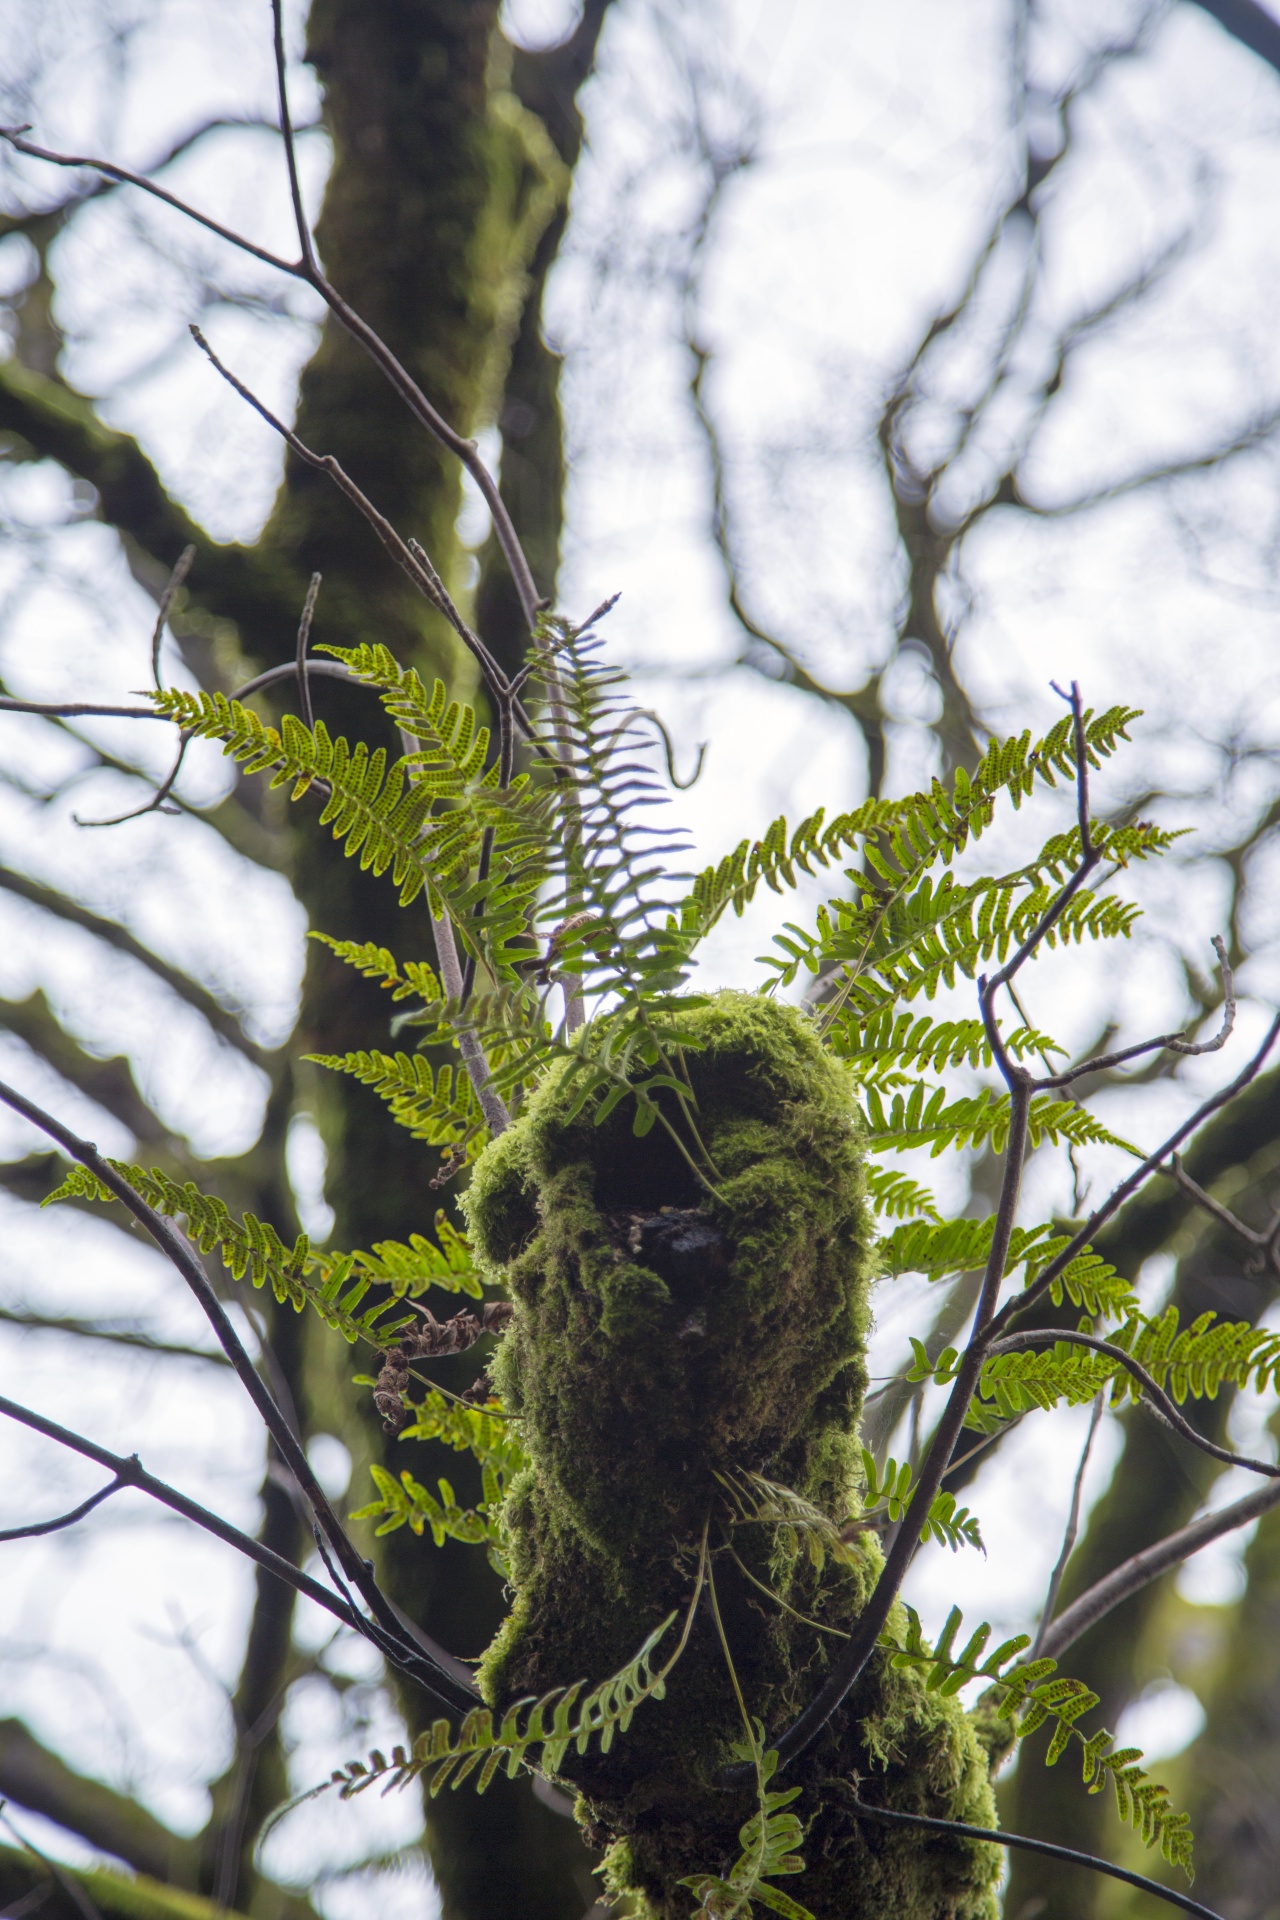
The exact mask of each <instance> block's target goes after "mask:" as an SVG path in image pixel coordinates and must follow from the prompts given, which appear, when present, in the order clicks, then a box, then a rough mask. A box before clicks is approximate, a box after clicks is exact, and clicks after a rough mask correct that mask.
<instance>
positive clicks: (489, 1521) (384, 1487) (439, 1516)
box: [350, 1461, 508, 1580]
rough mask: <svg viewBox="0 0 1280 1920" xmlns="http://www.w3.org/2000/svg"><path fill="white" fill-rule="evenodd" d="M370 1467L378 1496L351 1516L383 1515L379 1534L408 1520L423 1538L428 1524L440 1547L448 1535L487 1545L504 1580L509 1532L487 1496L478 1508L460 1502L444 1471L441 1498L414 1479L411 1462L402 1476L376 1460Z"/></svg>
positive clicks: (468, 1543) (490, 1558) (412, 1528)
mask: <svg viewBox="0 0 1280 1920" xmlns="http://www.w3.org/2000/svg"><path fill="white" fill-rule="evenodd" d="M369 1472H370V1474H371V1475H372V1477H373V1481H374V1484H375V1485H376V1487H377V1489H378V1496H379V1497H378V1498H377V1499H376V1500H371V1501H370V1502H369V1504H368V1505H367V1506H364V1507H355V1508H353V1509H352V1511H351V1514H350V1518H351V1519H352V1520H369V1519H372V1518H374V1517H375V1516H377V1517H379V1518H380V1520H381V1525H380V1526H377V1527H375V1528H374V1533H375V1534H376V1535H377V1536H378V1537H379V1538H381V1537H382V1535H383V1534H384V1533H395V1532H396V1530H397V1528H399V1527H403V1526H407V1527H408V1528H409V1530H410V1532H411V1533H416V1534H417V1535H418V1537H419V1539H421V1537H422V1535H423V1533H424V1531H426V1530H427V1529H428V1528H429V1529H430V1532H431V1537H432V1539H433V1540H434V1541H435V1543H436V1545H437V1546H438V1547H442V1546H443V1545H444V1543H445V1541H446V1540H459V1541H461V1542H462V1544H463V1545H464V1546H471V1547H473V1546H486V1547H487V1548H488V1550H489V1564H490V1566H491V1567H492V1568H493V1570H494V1572H495V1573H497V1574H498V1575H500V1577H501V1578H502V1579H504V1580H505V1579H506V1578H507V1577H508V1569H507V1563H506V1559H505V1556H504V1548H505V1544H506V1539H505V1535H504V1534H503V1531H502V1528H501V1527H500V1525H499V1523H498V1520H497V1518H496V1516H495V1514H494V1513H493V1512H492V1511H491V1510H490V1509H489V1505H488V1502H487V1501H486V1502H482V1503H481V1505H480V1507H479V1508H476V1507H460V1506H459V1505H458V1502H457V1498H456V1496H455V1495H454V1491H453V1488H452V1486H451V1485H450V1484H449V1482H448V1481H447V1480H446V1479H445V1478H444V1477H443V1476H441V1478H440V1480H439V1482H438V1483H437V1484H438V1486H439V1490H440V1497H439V1499H438V1500H437V1498H436V1497H435V1495H434V1494H433V1493H431V1492H429V1491H428V1489H427V1488H426V1487H424V1486H423V1485H422V1483H421V1481H419V1480H415V1479H414V1477H413V1475H412V1474H411V1473H410V1472H409V1470H408V1468H407V1467H406V1468H404V1469H403V1470H402V1472H401V1474H400V1477H399V1479H397V1478H396V1477H395V1475H394V1474H391V1473H388V1472H387V1470H386V1468H385V1467H380V1466H379V1465H378V1464H377V1463H376V1461H375V1462H373V1463H372V1464H371V1465H370V1468H369Z"/></svg>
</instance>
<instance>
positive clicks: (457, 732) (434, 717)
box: [316, 645, 496, 799]
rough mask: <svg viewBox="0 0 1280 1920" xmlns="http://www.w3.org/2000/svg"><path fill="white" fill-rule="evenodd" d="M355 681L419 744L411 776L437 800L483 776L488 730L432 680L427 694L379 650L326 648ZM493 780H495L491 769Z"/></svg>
mask: <svg viewBox="0 0 1280 1920" xmlns="http://www.w3.org/2000/svg"><path fill="white" fill-rule="evenodd" d="M316 651H317V652H318V653H330V654H332V655H333V656H334V658H335V659H337V660H341V661H342V663H343V665H344V666H345V667H347V668H348V670H349V671H350V672H351V673H353V674H354V675H355V677H356V679H357V680H363V681H365V682H366V684H367V685H369V686H373V687H376V688H377V689H378V691H379V693H380V694H381V697H382V704H383V706H384V707H385V708H386V710H387V712H388V713H389V714H390V716H391V718H392V719H393V720H394V721H395V723H396V725H397V726H398V727H399V728H400V729H401V730H402V731H403V732H404V733H407V734H410V735H411V736H412V737H413V739H415V740H420V741H422V742H423V749H422V751H421V753H420V754H416V755H414V756H412V757H411V762H410V764H411V765H412V766H413V768H414V777H415V779H416V780H418V781H420V782H422V783H423V784H424V785H425V786H427V787H428V788H429V790H430V791H431V793H432V794H433V795H435V796H437V797H441V798H447V799H453V798H456V796H457V795H458V794H460V793H462V792H464V791H465V789H466V788H467V787H468V786H470V785H471V783H472V782H473V781H475V780H477V779H479V777H480V776H481V774H483V772H484V763H485V760H486V759H487V758H488V752H489V729H488V728H487V727H481V726H478V725H477V724H476V715H475V711H474V709H473V708H471V707H468V706H463V705H462V704H461V703H460V702H459V701H457V700H450V698H449V694H448V689H447V688H446V687H445V684H444V682H443V681H442V680H437V681H436V682H435V683H434V685H433V687H432V689H431V693H430V694H429V695H428V693H427V690H426V688H425V687H424V686H423V684H422V682H421V680H420V679H419V678H418V676H417V674H416V673H415V672H414V670H413V668H412V667H402V666H401V665H400V663H399V661H398V660H397V659H396V658H395V656H394V655H393V654H392V653H391V651H390V649H389V648H387V647H384V646H367V645H366V646H359V647H326V646H321V647H318V648H317V649H316ZM494 777H495V778H496V769H495V774H494Z"/></svg>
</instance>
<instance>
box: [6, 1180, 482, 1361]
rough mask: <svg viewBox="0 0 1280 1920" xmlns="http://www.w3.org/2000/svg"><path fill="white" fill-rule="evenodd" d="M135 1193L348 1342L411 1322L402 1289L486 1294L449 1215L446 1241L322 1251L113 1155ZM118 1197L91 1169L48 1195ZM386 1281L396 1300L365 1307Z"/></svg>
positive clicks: (441, 1229) (441, 1220)
mask: <svg viewBox="0 0 1280 1920" xmlns="http://www.w3.org/2000/svg"><path fill="white" fill-rule="evenodd" d="M108 1164H109V1165H110V1166H112V1167H114V1169H115V1171H116V1172H117V1173H118V1174H119V1175H120V1177H121V1178H122V1179H123V1180H127V1181H128V1183H129V1185H130V1186H131V1187H132V1188H133V1190H134V1192H135V1193H136V1194H138V1196H139V1197H140V1198H141V1199H143V1200H145V1201H146V1203H147V1205H148V1206H150V1207H154V1209H155V1210H156V1212H157V1213H161V1214H163V1215H165V1217H166V1218H167V1219H171V1220H175V1219H183V1220H185V1221H186V1228H187V1233H188V1234H189V1236H190V1238H191V1239H192V1240H193V1241H194V1242H195V1244H196V1245H197V1246H198V1247H199V1249H200V1251H201V1253H212V1252H213V1251H214V1250H215V1249H216V1250H217V1252H218V1254H219V1256H220V1258H221V1260H222V1263H223V1265H224V1266H225V1267H226V1269H227V1271H228V1272H229V1273H230V1274H231V1276H232V1278H233V1279H235V1280H243V1279H245V1278H246V1277H247V1278H248V1280H249V1281H250V1283H251V1285H253V1286H254V1287H263V1286H266V1285H267V1284H270V1287H271V1290H272V1292H273V1294H274V1295H275V1298H276V1299H277V1300H278V1301H280V1302H281V1303H283V1302H285V1301H288V1303H289V1304H290V1306H292V1307H293V1308H294V1309H295V1310H296V1311H297V1312H299V1313H301V1312H302V1311H303V1310H304V1308H306V1307H307V1306H311V1307H313V1308H314V1309H315V1311H316V1312H317V1313H318V1314H319V1315H320V1317H321V1319H322V1320H323V1321H324V1322H325V1324H326V1325H327V1326H329V1327H332V1328H333V1329H334V1330H335V1332H338V1333H341V1334H342V1335H343V1336H344V1337H345V1338H346V1339H347V1340H348V1341H349V1342H351V1343H352V1344H354V1343H355V1342H356V1341H357V1340H367V1341H370V1342H372V1343H373V1344H374V1345H377V1346H384V1345H386V1344H387V1342H388V1341H390V1340H393V1339H394V1338H395V1335H396V1334H397V1333H399V1332H401V1331H403V1329H404V1328H405V1327H407V1326H410V1325H412V1324H413V1322H414V1316H413V1315H412V1314H401V1313H398V1311H397V1309H398V1307H399V1303H400V1302H401V1301H402V1300H403V1299H404V1297H405V1295H406V1294H408V1295H412V1296H416V1295H418V1294H420V1293H423V1292H425V1290H426V1289H427V1288H428V1287H431V1286H438V1287H442V1288H444V1289H445V1291H447V1292H449V1293H468V1294H470V1295H471V1296H472V1298H473V1299H478V1298H479V1297H480V1294H481V1285H480V1279H479V1276H478V1275H477V1273H476V1271H475V1269H474V1267H473V1266H472V1264H471V1258H470V1250H469V1249H468V1247H467V1243H466V1241H465V1240H464V1239H463V1237H462V1235H461V1234H460V1233H458V1232H457V1231H456V1229H454V1228H453V1227H451V1226H450V1224H449V1222H448V1220H447V1219H446V1218H445V1217H444V1215H443V1214H437V1216H436V1232H437V1234H438V1235H439V1236H440V1245H439V1246H433V1245H432V1244H431V1242H430V1241H429V1240H426V1239H424V1238H423V1236H422V1235H420V1234H414V1235H413V1236H412V1240H411V1243H410V1244H409V1245H405V1244H404V1243H403V1242H401V1241H397V1240H383V1241H379V1242H378V1244H377V1245H376V1247H375V1248H374V1251H373V1253H372V1254H369V1253H359V1252H357V1253H338V1252H335V1251H332V1250H329V1249H326V1250H324V1251H322V1252H317V1251H315V1250H314V1249H313V1248H312V1246H311V1244H310V1241H309V1240H308V1238H307V1236H306V1234H305V1233H302V1234H299V1235H298V1238H297V1240H296V1241H295V1242H294V1244H293V1246H292V1247H286V1246H285V1244H284V1242H283V1241H282V1240H281V1238H280V1236H279V1234H278V1233H277V1232H276V1230H275V1228H274V1227H273V1226H271V1225H269V1224H268V1223H267V1222H265V1221H262V1220H259V1219H257V1218H256V1216H255V1215H253V1214H251V1213H246V1214H244V1215H243V1216H242V1217H241V1218H240V1219H239V1220H237V1219H236V1218H235V1217H234V1216H233V1215H232V1213H231V1212H230V1210H229V1209H228V1207H227V1206H226V1204H225V1202H223V1201H222V1200H219V1199H218V1198H217V1196H216V1195H214V1194H207V1193H201V1191H200V1189H199V1188H198V1187H197V1186H196V1185H195V1184H194V1183H193V1182H192V1181H189V1180H187V1181H182V1182H179V1181H176V1180H171V1179H170V1178H169V1176H168V1175H167V1174H165V1173H162V1172H161V1171H160V1169H159V1168H158V1167H153V1168H151V1169H150V1171H148V1170H147V1169H146V1168H144V1167H134V1166H130V1165H129V1164H128V1163H127V1162H126V1161H122V1160H112V1161H110V1162H109V1163H108ZM115 1197H116V1196H115V1195H114V1194H113V1193H112V1191H111V1189H110V1188H109V1187H107V1186H104V1185H103V1184H102V1182H101V1181H100V1180H99V1179H98V1178H97V1176H96V1175H95V1174H93V1173H91V1172H90V1171H89V1170H88V1168H87V1167H80V1166H75V1167H72V1168H71V1169H70V1170H69V1172H68V1174H67V1177H66V1179H65V1180H64V1181H63V1182H62V1184H61V1186H59V1187H57V1188H55V1190H54V1191H53V1192H52V1193H50V1194H47V1195H46V1196H45V1199H44V1200H43V1202H42V1203H41V1204H42V1205H44V1206H49V1205H50V1204H51V1203H52V1202H53V1201H55V1200H67V1199H80V1200H101V1201H112V1200H114V1199H115ZM373 1286H377V1287H379V1288H380V1289H382V1288H389V1289H390V1292H391V1296H392V1297H391V1299H390V1300H387V1299H385V1298H383V1299H380V1300H379V1301H378V1302H377V1303H376V1304H375V1305H373V1306H372V1307H369V1308H367V1309H366V1310H365V1311H364V1313H358V1312H357V1309H358V1308H359V1307H360V1306H361V1305H362V1304H363V1302H364V1299H365V1296H366V1295H367V1294H368V1292H369V1289H370V1288H371V1287H373Z"/></svg>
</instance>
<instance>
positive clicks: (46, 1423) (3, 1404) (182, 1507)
mask: <svg viewBox="0 0 1280 1920" xmlns="http://www.w3.org/2000/svg"><path fill="white" fill-rule="evenodd" d="M0 1414H3V1415H4V1416H5V1418H6V1419H9V1420H16V1421H17V1422H18V1424H19V1425H20V1426H24V1427H30V1428H31V1430H32V1432H33V1433H41V1434H43V1435H44V1436H45V1438H46V1439H47V1440H56V1441H57V1443H58V1445H59V1446H62V1447H67V1448H68V1449H69V1450H70V1451H71V1452H72V1453H79V1454H82V1455H83V1456H84V1458H85V1459H86V1460H93V1461H96V1463H97V1464H98V1466H100V1467H107V1468H109V1469H110V1471H111V1472H112V1473H113V1474H115V1476H116V1479H115V1483H114V1484H113V1485H112V1486H111V1487H109V1488H104V1489H103V1490H102V1492H101V1493H99V1494H98V1495H95V1499H101V1498H104V1497H105V1495H106V1494H107V1493H114V1492H116V1491H117V1489H118V1488H123V1487H136V1488H137V1489H138V1491H139V1492H140V1493H145V1494H148V1495H149V1496H150V1498H151V1499H153V1500H156V1501H158V1502H159V1503H160V1505H161V1506H164V1507H169V1508H170V1509H171V1510H172V1511H173V1512H174V1513H180V1514H181V1515H182V1517H183V1519H184V1520H191V1521H194V1522H195V1524H196V1526H198V1527H203V1528H204V1530H205V1532H206V1533H212V1534H214V1535H215V1536H216V1538H217V1539H219V1540H223V1541H225V1542H226V1544H227V1545H228V1546H230V1547H234V1548H235V1549H236V1552H237V1553H243V1554H245V1555H246V1556H247V1557H248V1558H249V1559H250V1560H256V1561H257V1563H258V1565H259V1566H260V1567H265V1568H266V1569H267V1572H268V1573H274V1574H275V1575H276V1576H277V1578H278V1579H281V1580H283V1581H284V1582H285V1583H286V1585H288V1586H291V1587H294V1588H296V1590H297V1591H298V1592H299V1593H301V1594H305V1595H306V1597H307V1599H308V1600H314V1601H315V1603H316V1605H317V1606H318V1607H323V1608H324V1610H325V1612H326V1613H331V1614H332V1615H333V1616H334V1618H335V1619H337V1620H341V1622H342V1624H343V1625H344V1626H347V1627H354V1628H355V1630H356V1631H357V1632H360V1631H361V1630H362V1627H361V1620H360V1616H359V1614H358V1613H356V1612H355V1610H354V1608H352V1607H350V1606H349V1605H348V1604H347V1602H345V1601H343V1600H339V1599H338V1598H337V1596H336V1595H335V1594H333V1593H331V1592H330V1591H329V1589H328V1588H327V1587H322V1586H321V1585H320V1583H319V1581H318V1580H313V1579H312V1578H311V1576H310V1574H308V1573H304V1572H303V1571H302V1569H301V1568H300V1567H295V1566H294V1564H293V1562H292V1561H291V1560H286V1559H284V1558H283V1556H282V1555H280V1554H278V1553H274V1552H273V1551H272V1550H271V1548H270V1547H264V1546H263V1545H262V1543H261V1541H259V1540H255V1539H254V1538H253V1537H252V1535H251V1534H247V1533H241V1531H240V1529H239V1528H238V1527H233V1526H232V1525H231V1524H230V1522H229V1521H226V1520H222V1519H220V1518H219V1517H218V1515H217V1514H216V1513H211V1512H210V1511H209V1509H208V1508H207V1507H202V1506H201V1505H200V1503H199V1502H198V1501H196V1500H191V1499H188V1497H187V1495H186V1494H185V1493H179V1491H178V1489H177V1488H176V1487H171V1486H169V1485H168V1484H167V1483H166V1482H165V1481H163V1480H157V1479H156V1478H155V1475H154V1474H150V1473H148V1472H147V1470H146V1468H145V1467H144V1466H143V1464H142V1462H141V1461H140V1460H139V1458H138V1456H137V1454H136V1453H134V1454H129V1455H125V1454H120V1453H112V1452H110V1451H109V1450H108V1449H107V1448H106V1447H100V1446H98V1445H97V1443H96V1442H95V1441H93V1440H88V1439H86V1438H85V1436H84V1435H83V1434H79V1433H73V1432H71V1430H70V1428H68V1427H63V1426H59V1424H58V1422H57V1421H56V1420H49V1419H47V1418H46V1417H45V1415H43V1414H40V1413H36V1412H34V1411H33V1410H32V1409H31V1408H30V1407H23V1406H20V1405H19V1404H18V1402H17V1401H16V1400H8V1399H5V1398H4V1397H3V1396H0ZM450 1704H452V1701H451V1702H450Z"/></svg>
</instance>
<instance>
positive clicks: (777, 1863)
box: [680, 1727, 813, 1920]
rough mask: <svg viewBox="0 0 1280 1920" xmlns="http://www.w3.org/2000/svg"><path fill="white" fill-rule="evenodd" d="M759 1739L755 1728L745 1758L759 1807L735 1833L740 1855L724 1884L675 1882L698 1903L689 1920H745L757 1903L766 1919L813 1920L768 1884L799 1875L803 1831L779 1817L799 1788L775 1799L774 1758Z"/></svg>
mask: <svg viewBox="0 0 1280 1920" xmlns="http://www.w3.org/2000/svg"><path fill="white" fill-rule="evenodd" d="M762 1737H763V1729H761V1728H759V1727H757V1737H756V1743H755V1745H754V1746H753V1747H752V1748H751V1749H750V1750H749V1751H748V1753H747V1755H746V1757H747V1758H749V1759H754V1760H755V1762H756V1768H757V1773H758V1776H759V1782H760V1805H759V1807H758V1808H757V1809H756V1811H755V1812H754V1813H753V1814H752V1816H751V1818H750V1819H749V1820H748V1821H746V1822H745V1823H744V1824H743V1826H742V1827H741V1828H740V1829H739V1831H738V1840H739V1844H740V1845H741V1847H742V1852H741V1853H740V1854H739V1855H738V1858H737V1860H736V1861H735V1862H734V1864H733V1865H732V1866H731V1867H730V1869H729V1872H728V1875H727V1876H726V1877H724V1878H722V1877H721V1876H720V1875H719V1874H715V1873H698V1874H689V1875H686V1876H685V1877H684V1878H683V1879H682V1880H681V1881H680V1885H681V1886H682V1887H688V1889H689V1891H690V1892H691V1893H692V1894H693V1896H694V1898H695V1900H697V1902H698V1908H697V1912H696V1913H695V1914H694V1916H693V1920H746V1917H747V1916H749V1915H750V1914H751V1913H753V1912H754V1910H755V1909H754V1907H753V1905H752V1902H753V1901H756V1900H758V1901H759V1902H760V1904H761V1906H762V1907H767V1908H768V1909H769V1911H770V1913H777V1914H781V1916H782V1920H813V1915H812V1914H811V1913H810V1912H809V1909H808V1908H807V1907H802V1906H801V1905H800V1902H799V1901H798V1900H793V1899H792V1898H791V1895H790V1894H788V1893H784V1892H783V1891H782V1889H781V1887H771V1886H769V1885H768V1884H767V1882H768V1881H770V1880H772V1879H776V1878H777V1877H778V1876H779V1875H781V1874H790V1873H803V1872H804V1860H803V1859H802V1857H801V1856H800V1854H798V1853H797V1852H796V1848H797V1847H798V1846H799V1845H800V1844H801V1842H802V1841H803V1839H804V1827H803V1826H802V1825H801V1822H800V1818H799V1815H798V1814H794V1813H784V1812H783V1811H782V1809H783V1808H784V1807H789V1806H790V1805H791V1803H792V1801H793V1800H796V1799H798V1798H799V1795H800V1788H799V1787H788V1788H787V1789H785V1791H783V1792H781V1793H779V1792H778V1791H777V1790H776V1789H771V1788H770V1786H769V1782H770V1781H771V1780H772V1778H773V1776H774V1774H775V1773H776V1771H777V1767H778V1756H777V1754H776V1753H774V1752H773V1751H772V1750H770V1751H769V1752H767V1753H766V1752H764V1751H763V1750H762Z"/></svg>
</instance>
